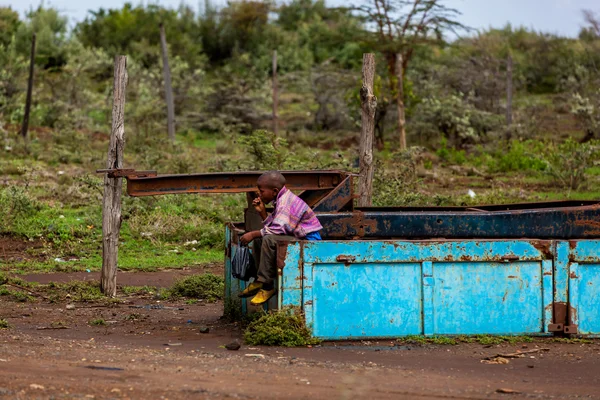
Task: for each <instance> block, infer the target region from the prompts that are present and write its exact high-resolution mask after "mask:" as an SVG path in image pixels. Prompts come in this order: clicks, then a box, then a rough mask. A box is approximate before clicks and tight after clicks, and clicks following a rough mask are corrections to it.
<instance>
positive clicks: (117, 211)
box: [100, 56, 127, 296]
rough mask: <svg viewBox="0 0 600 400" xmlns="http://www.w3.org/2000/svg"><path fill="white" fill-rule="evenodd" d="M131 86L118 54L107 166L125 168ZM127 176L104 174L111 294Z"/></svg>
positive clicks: (105, 261)
mask: <svg viewBox="0 0 600 400" xmlns="http://www.w3.org/2000/svg"><path fill="white" fill-rule="evenodd" d="M126 88H127V57H125V56H116V57H115V73H114V83H113V109H112V130H111V133H110V144H109V146H108V157H107V160H106V168H107V169H117V168H123V147H124V145H125V138H124V136H125V90H126ZM122 188H123V178H111V177H109V174H106V175H105V176H104V197H103V199H102V204H103V206H102V273H101V274H100V287H101V289H102V293H104V294H105V295H108V296H115V295H116V294H117V258H118V257H117V256H118V251H119V230H120V229H121V191H122Z"/></svg>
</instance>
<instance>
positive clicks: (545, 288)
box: [542, 260, 554, 333]
mask: <svg viewBox="0 0 600 400" xmlns="http://www.w3.org/2000/svg"><path fill="white" fill-rule="evenodd" d="M542 274H543V275H542V296H543V298H544V322H543V327H544V333H548V325H549V324H551V323H552V296H553V295H554V293H553V289H554V285H553V282H552V260H544V261H542Z"/></svg>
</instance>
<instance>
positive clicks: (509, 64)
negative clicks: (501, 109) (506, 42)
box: [506, 54, 513, 128]
mask: <svg viewBox="0 0 600 400" xmlns="http://www.w3.org/2000/svg"><path fill="white" fill-rule="evenodd" d="M512 86H513V60H512V57H511V56H510V54H509V55H508V58H507V59H506V126H508V127H509V128H510V126H511V124H512V90H513V89H512Z"/></svg>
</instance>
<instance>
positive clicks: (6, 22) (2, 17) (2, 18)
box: [0, 7, 21, 47]
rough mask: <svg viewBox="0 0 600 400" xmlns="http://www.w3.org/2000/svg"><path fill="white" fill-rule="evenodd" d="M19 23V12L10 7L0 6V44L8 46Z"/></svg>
mask: <svg viewBox="0 0 600 400" xmlns="http://www.w3.org/2000/svg"><path fill="white" fill-rule="evenodd" d="M20 25H21V21H20V20H19V13H17V12H16V11H14V10H13V9H12V8H10V7H0V45H2V46H4V47H8V46H9V45H10V44H11V42H12V40H13V36H14V35H15V33H17V29H18V28H19V26H20Z"/></svg>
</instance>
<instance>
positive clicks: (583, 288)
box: [569, 255, 600, 334]
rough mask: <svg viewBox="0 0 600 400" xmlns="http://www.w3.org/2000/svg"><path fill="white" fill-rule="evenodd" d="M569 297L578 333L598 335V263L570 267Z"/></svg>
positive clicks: (599, 279) (599, 282)
mask: <svg viewBox="0 0 600 400" xmlns="http://www.w3.org/2000/svg"><path fill="white" fill-rule="evenodd" d="M599 256H600V255H599ZM569 297H570V299H569V300H570V303H571V307H573V309H575V310H576V311H575V315H574V318H573V323H575V324H577V325H578V326H579V333H582V334H592V333H594V334H597V333H600V263H598V264H575V263H574V264H572V265H571V270H570V278H569Z"/></svg>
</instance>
